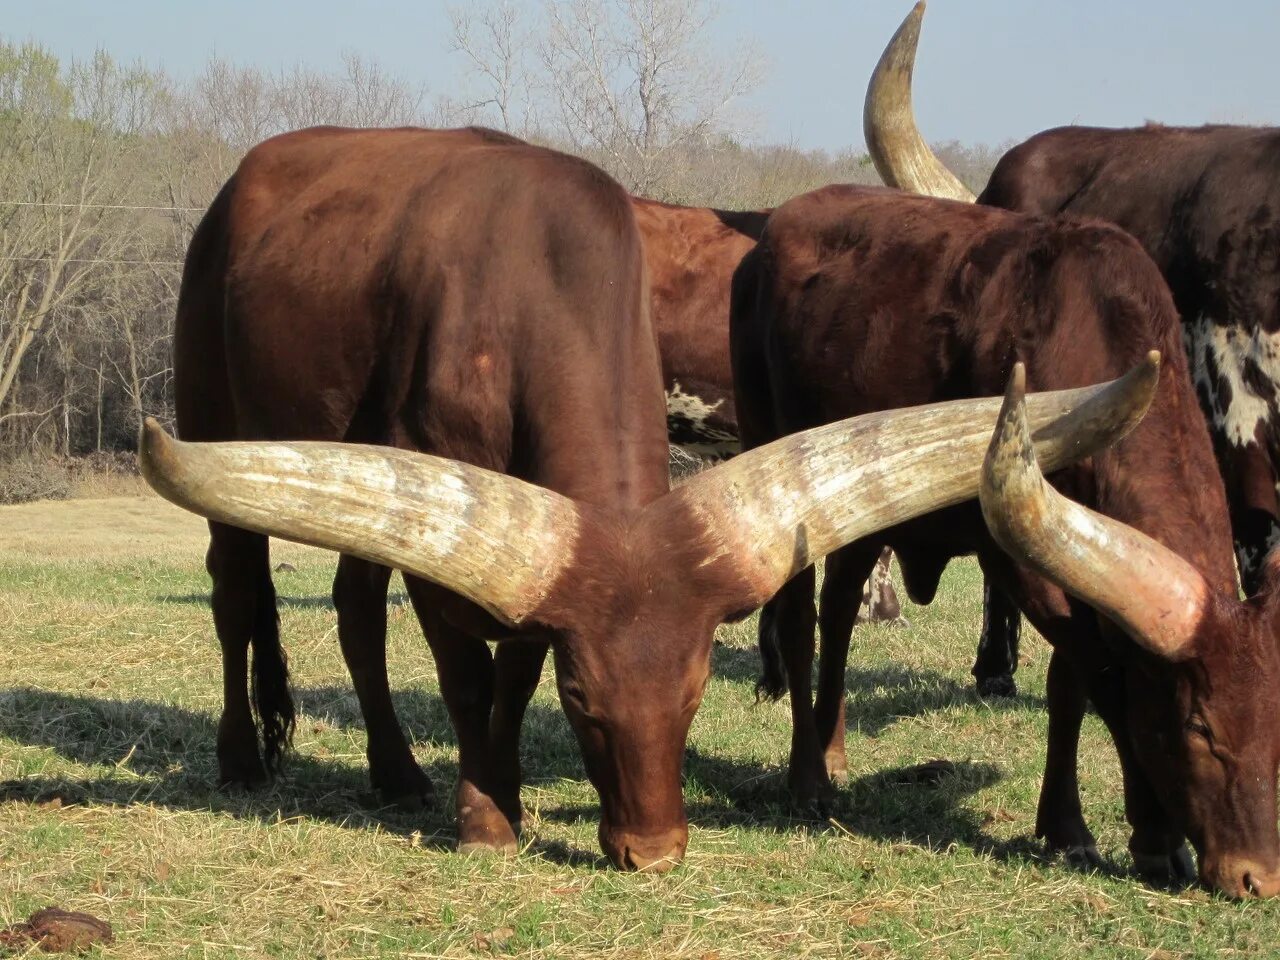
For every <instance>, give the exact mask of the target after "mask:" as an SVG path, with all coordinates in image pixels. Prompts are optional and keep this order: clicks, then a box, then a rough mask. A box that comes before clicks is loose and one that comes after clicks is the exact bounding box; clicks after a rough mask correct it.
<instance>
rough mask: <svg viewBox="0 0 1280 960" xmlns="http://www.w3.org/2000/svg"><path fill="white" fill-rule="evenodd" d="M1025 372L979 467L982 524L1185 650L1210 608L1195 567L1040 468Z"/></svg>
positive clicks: (1132, 625)
mask: <svg viewBox="0 0 1280 960" xmlns="http://www.w3.org/2000/svg"><path fill="white" fill-rule="evenodd" d="M1024 384H1025V377H1024V376H1023V375H1022V372H1021V371H1018V373H1017V374H1016V375H1015V376H1014V378H1013V380H1011V381H1010V382H1009V389H1008V391H1007V392H1006V393H1005V398H1004V406H1003V407H1002V408H1001V410H1000V420H999V422H998V423H997V425H996V430H995V434H994V435H993V436H992V438H991V446H990V448H989V449H988V451H987V457H986V460H985V462H984V463H983V468H982V486H981V490H980V492H979V497H980V499H981V501H982V513H983V516H985V517H986V520H987V526H988V528H989V529H990V530H991V535H992V536H993V537H995V540H996V542H997V543H999V544H1000V546H1001V547H1002V548H1003V549H1004V550H1005V551H1006V552H1007V553H1008V554H1009V555H1010V556H1012V557H1013V558H1014V559H1015V560H1017V561H1018V562H1019V563H1021V564H1024V565H1026V566H1028V567H1030V568H1031V569H1033V570H1035V571H1036V572H1037V573H1039V574H1040V575H1041V576H1043V577H1045V578H1047V579H1048V580H1050V581H1052V582H1053V583H1055V584H1057V585H1058V586H1059V587H1061V588H1062V589H1063V590H1065V591H1066V592H1067V593H1069V594H1071V595H1072V596H1074V597H1077V598H1078V599H1080V600H1083V601H1084V602H1085V603H1087V604H1089V605H1090V606H1091V607H1093V608H1094V609H1095V610H1097V611H1098V612H1100V613H1102V614H1103V615H1104V616H1106V617H1108V618H1110V619H1111V620H1112V621H1113V622H1115V623H1116V624H1117V625H1119V626H1120V627H1121V628H1122V629H1123V630H1124V631H1125V632H1126V633H1128V634H1129V636H1131V637H1132V638H1133V639H1134V641H1136V642H1137V643H1138V644H1140V645H1141V646H1143V647H1146V648H1147V649H1148V650H1150V651H1151V652H1152V653H1155V654H1157V655H1159V656H1162V657H1166V658H1169V659H1177V658H1179V657H1181V656H1185V655H1186V654H1187V652H1188V649H1189V647H1190V644H1191V643H1192V641H1193V638H1194V637H1195V633H1196V627H1197V625H1198V624H1199V623H1200V620H1201V618H1202V617H1203V616H1204V614H1205V611H1206V610H1207V609H1208V603H1209V597H1210V592H1211V591H1210V588H1209V584H1208V582H1207V581H1206V580H1205V578H1204V577H1203V576H1202V575H1201V574H1200V572H1199V571H1198V570H1196V568H1195V567H1193V566H1192V565H1191V564H1190V563H1188V562H1187V561H1186V560H1184V559H1183V558H1182V557H1180V556H1178V555H1177V554H1176V553H1174V552H1173V551H1172V550H1170V549H1169V548H1168V547H1165V546H1163V545H1162V544H1160V543H1157V542H1156V541H1155V540H1153V539H1151V538H1150V537H1148V536H1147V535H1146V534H1144V533H1142V532H1140V531H1138V530H1135V529H1133V528H1132V527H1130V526H1127V525H1125V524H1123V523H1120V522H1118V521H1116V520H1113V519H1111V518H1110V517H1104V516H1103V515H1102V514H1100V513H1096V512H1094V511H1093V510H1089V509H1087V508H1086V507H1082V506H1081V505H1080V504H1078V503H1073V502H1071V501H1070V500H1068V499H1067V498H1066V497H1064V496H1062V494H1060V493H1058V491H1056V490H1054V489H1053V488H1052V487H1050V486H1049V485H1048V484H1047V483H1046V482H1045V480H1044V477H1043V476H1042V475H1041V473H1040V466H1039V464H1038V463H1037V462H1036V460H1037V452H1036V450H1035V449H1033V447H1032V443H1031V433H1030V430H1029V425H1028V422H1027V412H1026V404H1025V403H1024V401H1023V389H1024Z"/></svg>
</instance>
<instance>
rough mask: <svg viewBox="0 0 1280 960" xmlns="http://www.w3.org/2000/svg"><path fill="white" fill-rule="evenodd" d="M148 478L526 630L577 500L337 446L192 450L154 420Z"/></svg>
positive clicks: (146, 453)
mask: <svg viewBox="0 0 1280 960" xmlns="http://www.w3.org/2000/svg"><path fill="white" fill-rule="evenodd" d="M138 461H139V465H140V466H141V468H142V475H143V476H144V477H145V478H146V480H147V483H149V484H150V485H151V486H152V487H154V488H155V490H156V492H158V493H159V494H160V495H161V496H162V497H164V498H165V499H166V500H171V501H172V502H174V503H176V504H177V505H178V506H180V507H185V508H186V509H188V510H191V511H192V512H194V513H198V514H200V515H201V516H204V517H208V518H209V519H211V520H217V521H220V522H222V523H227V524H231V525H232V526H236V527H242V528H244V529H246V530H252V531H254V532H256V533H264V534H267V535H269V536H272V537H281V538H283V539H285V540H295V541H297V542H299V543H309V544H311V545H313V546H318V547H326V548H328V549H330V550H339V551H341V552H343V553H349V554H352V555H353V556H357V557H362V558H364V559H365V560H370V561H373V562H374V563H380V564H384V565H386V566H389V567H395V568H397V569H400V570H403V571H405V572H406V573H411V574H413V575H415V576H419V577H422V578H423V579H426V580H431V581H432V582H434V583H438V584H440V585H441V586H444V587H448V588H449V589H450V590H453V591H455V592H456V593H459V594H461V595H463V596H464V597H466V598H467V599H469V600H472V601H474V602H475V603H476V604H478V605H479V606H481V607H482V608H484V609H485V610H487V611H488V612H489V613H490V614H492V615H493V616H494V617H496V618H497V619H498V620H500V621H502V622H503V623H505V624H507V625H508V626H519V625H520V624H521V623H522V622H523V621H524V620H525V619H526V618H527V617H528V616H529V615H530V614H531V613H532V612H533V611H534V610H536V609H537V608H538V606H539V605H540V603H541V602H542V600H543V599H545V597H546V594H547V590H548V588H549V586H550V585H551V584H552V583H554V581H555V578H556V576H557V574H558V573H559V572H560V571H561V570H562V569H563V568H564V567H565V566H566V565H567V564H568V563H569V561H570V559H571V557H572V554H573V548H574V543H575V541H576V539H577V535H578V530H579V526H580V523H581V519H582V518H581V517H580V515H579V512H578V509H577V507H576V506H575V505H574V504H573V502H572V501H571V500H569V499H568V498H566V497H562V496H560V495H559V494H556V493H553V492H551V491H550V490H545V489H543V488H542V487H536V486H534V485H533V484H529V483H525V482H523V481H521V480H517V479H515V478H514V477H508V476H504V475H503V474H500V473H494V472H493V471H491V470H483V469H481V468H480V467H475V466H471V465H470V464H465V463H458V462H456V461H453V460H445V459H442V458H440V457H431V456H427V455H425V454H419V453H411V452H409V451H405V450H396V449H392V448H390V447H370V446H358V445H355V444H337V443H242V442H236V443H183V442H181V441H178V440H175V439H173V438H172V437H170V436H169V435H168V434H166V433H165V432H164V430H162V429H161V428H160V425H159V424H157V423H156V422H155V421H154V420H152V419H148V420H147V422H146V424H145V425H144V427H143V430H142V438H141V440H140V442H139V448H138Z"/></svg>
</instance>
